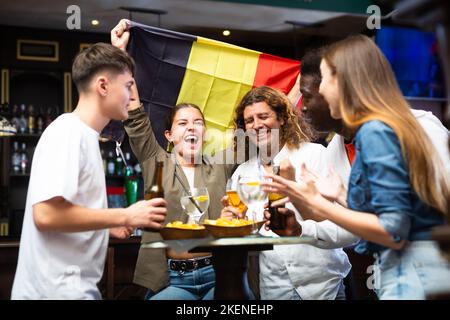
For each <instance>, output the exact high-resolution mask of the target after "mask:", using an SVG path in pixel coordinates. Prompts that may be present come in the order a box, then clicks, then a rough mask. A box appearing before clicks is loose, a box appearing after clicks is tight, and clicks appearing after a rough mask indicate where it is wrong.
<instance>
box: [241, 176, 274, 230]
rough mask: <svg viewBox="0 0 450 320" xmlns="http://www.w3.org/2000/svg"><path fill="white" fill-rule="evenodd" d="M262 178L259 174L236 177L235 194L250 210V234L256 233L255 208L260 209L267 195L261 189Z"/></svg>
mask: <svg viewBox="0 0 450 320" xmlns="http://www.w3.org/2000/svg"><path fill="white" fill-rule="evenodd" d="M262 181H263V178H262V176H261V175H260V174H248V175H240V176H239V177H238V184H237V192H238V195H239V198H240V199H241V201H242V202H244V203H245V204H246V205H247V207H248V208H249V209H251V214H252V220H253V224H252V225H253V228H252V234H253V235H256V234H257V233H258V228H257V224H256V222H257V221H256V220H257V217H258V215H257V213H256V211H255V207H256V206H257V207H262V206H263V205H264V204H265V203H266V202H267V193H265V192H264V191H263V189H262V186H261V182H262Z"/></svg>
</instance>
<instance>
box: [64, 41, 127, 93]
mask: <svg viewBox="0 0 450 320" xmlns="http://www.w3.org/2000/svg"><path fill="white" fill-rule="evenodd" d="M103 70H107V71H110V72H113V73H116V74H119V73H122V72H125V71H127V70H128V71H129V72H130V73H131V74H134V61H133V59H132V58H131V57H130V56H129V55H128V54H127V53H126V52H125V51H122V50H120V49H119V48H116V47H114V46H112V45H110V44H108V43H101V42H99V43H96V44H93V45H92V46H90V47H88V48H86V49H84V50H83V51H81V52H80V53H79V54H78V55H77V56H76V57H75V60H74V61H73V64H72V79H73V82H74V83H75V85H76V86H77V89H78V91H79V92H82V91H86V90H87V88H88V85H89V82H90V81H91V80H92V78H93V76H94V75H95V74H96V73H98V72H99V71H103Z"/></svg>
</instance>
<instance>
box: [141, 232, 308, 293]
mask: <svg viewBox="0 0 450 320" xmlns="http://www.w3.org/2000/svg"><path fill="white" fill-rule="evenodd" d="M315 242H316V240H315V239H313V238H311V237H279V238H272V237H243V238H221V239H214V238H210V237H209V238H204V239H201V240H199V239H195V240H193V239H192V240H191V239H186V240H166V241H156V242H149V243H144V244H142V247H141V248H148V249H164V248H171V249H175V250H177V249H180V247H183V245H185V246H186V248H188V251H189V252H205V251H210V252H212V255H213V267H214V271H215V274H216V286H215V289H214V299H216V300H249V299H250V297H251V295H250V290H249V287H248V281H247V268H248V266H247V258H248V252H249V251H262V250H272V249H273V246H274V245H287V244H314V243H315Z"/></svg>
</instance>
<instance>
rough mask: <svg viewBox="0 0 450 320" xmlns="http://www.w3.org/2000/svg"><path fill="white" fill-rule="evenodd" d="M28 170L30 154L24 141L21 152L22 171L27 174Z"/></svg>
mask: <svg viewBox="0 0 450 320" xmlns="http://www.w3.org/2000/svg"><path fill="white" fill-rule="evenodd" d="M27 172H28V155H27V145H26V144H25V142H22V150H21V152H20V173H22V174H26V173H27Z"/></svg>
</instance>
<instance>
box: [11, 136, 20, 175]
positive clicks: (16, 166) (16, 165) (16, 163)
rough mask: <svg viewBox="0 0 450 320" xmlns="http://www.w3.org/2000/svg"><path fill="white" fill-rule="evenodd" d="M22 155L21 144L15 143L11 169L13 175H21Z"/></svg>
mask: <svg viewBox="0 0 450 320" xmlns="http://www.w3.org/2000/svg"><path fill="white" fill-rule="evenodd" d="M21 159H22V157H21V154H20V152H19V142H17V141H14V143H13V152H12V155H11V169H12V173H14V174H18V173H20V164H21Z"/></svg>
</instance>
